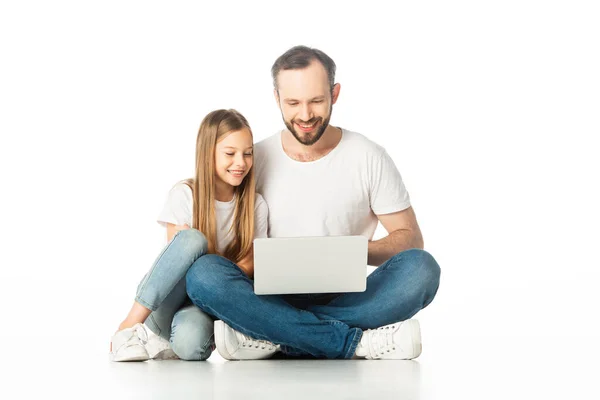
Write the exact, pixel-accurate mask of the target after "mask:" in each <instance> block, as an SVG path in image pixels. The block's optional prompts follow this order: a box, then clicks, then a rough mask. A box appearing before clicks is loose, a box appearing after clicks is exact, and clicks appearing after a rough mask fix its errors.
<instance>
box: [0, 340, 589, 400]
mask: <svg viewBox="0 0 600 400" xmlns="http://www.w3.org/2000/svg"><path fill="white" fill-rule="evenodd" d="M86 334H88V332H86V331H85V329H82V330H81V331H80V332H76V333H74V337H73V338H71V340H72V343H76V344H77V346H75V348H69V349H65V348H62V346H57V347H56V349H52V348H51V347H49V346H47V345H44V347H43V348H40V349H35V345H34V344H33V343H36V341H35V339H34V337H31V338H30V339H31V340H32V341H31V342H29V344H28V346H29V349H28V350H29V351H32V350H37V354H38V356H36V357H31V356H30V357H19V353H20V352H22V351H23V350H24V348H23V347H20V346H16V347H14V346H13V347H10V348H9V349H8V350H7V351H6V352H5V359H4V364H5V365H4V366H5V371H8V372H4V373H3V375H4V377H8V379H6V380H5V379H2V381H3V383H2V385H0V388H1V389H0V390H1V391H0V398H3V399H8V398H10V399H20V398H23V399H29V398H34V396H43V397H48V396H49V397H52V398H65V397H66V398H85V399H89V398H94V399H96V398H97V399H262V400H268V399H282V398H283V399H286V400H293V399H306V398H309V396H310V398H317V399H320V398H327V399H378V398H381V399H514V398H518V399H533V398H544V399H547V398H562V399H565V398H573V399H578V400H579V399H599V398H600V389H599V385H598V383H597V379H598V376H600V374H599V372H600V367H599V366H598V357H597V354H598V345H597V340H596V339H593V338H589V339H590V340H589V342H588V343H583V342H582V341H581V339H578V340H577V342H576V341H575V340H574V339H575V338H574V337H573V338H568V337H565V338H562V340H561V338H554V339H548V338H544V339H541V340H531V339H526V338H518V337H515V338H511V339H509V340H504V341H501V340H497V339H492V338H488V339H489V340H488V339H485V340H482V339H481V338H467V337H463V338H462V339H461V338H458V337H451V336H447V337H443V336H437V337H432V338H431V340H430V341H429V342H425V343H424V348H423V354H422V355H421V357H419V358H418V359H417V360H416V361H365V360H347V361H346V360H266V361H245V362H231V361H224V360H223V359H222V358H220V357H219V356H218V354H216V353H215V354H213V356H211V358H210V359H209V360H208V361H207V362H185V361H148V362H143V363H112V362H109V361H108V358H107V355H106V354H105V353H104V352H103V350H102V351H99V349H100V347H99V346H96V345H90V343H88V344H87V347H86V343H85V340H82V339H85V337H86ZM39 339H48V337H45V338H42V337H38V342H37V343H40V342H39ZM50 339H51V340H50V341H48V343H56V342H58V340H60V339H59V338H50ZM93 340H96V338H94V339H93ZM494 342H495V343H494ZM13 343H14V342H13ZM585 348H587V349H588V350H587V351H577V349H585ZM65 351H68V352H66V353H65ZM90 351H92V352H91V353H90ZM94 351H95V352H94ZM69 352H70V353H69ZM21 354H23V353H21ZM30 354H31V353H30Z"/></svg>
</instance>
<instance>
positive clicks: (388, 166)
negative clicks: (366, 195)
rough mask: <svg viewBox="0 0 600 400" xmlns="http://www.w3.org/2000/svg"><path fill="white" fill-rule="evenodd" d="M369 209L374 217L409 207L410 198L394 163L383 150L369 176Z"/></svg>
mask: <svg viewBox="0 0 600 400" xmlns="http://www.w3.org/2000/svg"><path fill="white" fill-rule="evenodd" d="M370 179H371V183H370V188H371V193H370V200H371V209H372V210H373V212H374V213H375V214H376V215H382V214H391V213H394V212H398V211H402V210H405V209H407V208H408V207H410V197H409V195H408V191H407V190H406V187H404V182H402V177H401V176H400V172H399V171H398V168H396V165H395V164H394V161H393V160H392V158H391V157H390V156H389V154H388V153H387V151H385V150H383V151H382V152H381V154H380V156H379V157H378V158H377V159H376V160H375V162H374V163H373V168H372V169H371V174H370Z"/></svg>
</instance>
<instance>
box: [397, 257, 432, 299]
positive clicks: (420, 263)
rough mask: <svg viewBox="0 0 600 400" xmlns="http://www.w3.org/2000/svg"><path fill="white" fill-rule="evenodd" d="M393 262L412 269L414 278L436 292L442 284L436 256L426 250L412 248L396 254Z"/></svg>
mask: <svg viewBox="0 0 600 400" xmlns="http://www.w3.org/2000/svg"><path fill="white" fill-rule="evenodd" d="M392 262H393V263H394V264H395V265H398V266H400V267H401V268H409V269H410V270H411V275H412V279H414V280H415V281H416V282H418V283H419V284H420V285H422V286H423V287H424V288H426V289H428V290H429V291H432V292H433V293H434V294H435V291H437V288H438V286H439V284H440V274H441V269H440V266H439V264H438V263H437V261H436V260H435V258H433V256H432V255H431V254H429V253H428V252H427V251H425V250H421V249H410V250H406V251H403V252H401V253H398V254H396V255H395V256H394V257H393V258H392Z"/></svg>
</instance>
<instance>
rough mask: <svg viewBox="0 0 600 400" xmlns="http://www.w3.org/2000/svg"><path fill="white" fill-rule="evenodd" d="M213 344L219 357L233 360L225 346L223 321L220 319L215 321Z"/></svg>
mask: <svg viewBox="0 0 600 400" xmlns="http://www.w3.org/2000/svg"><path fill="white" fill-rule="evenodd" d="M215 345H216V346H217V351H218V352H219V354H220V355H221V357H223V358H224V359H226V360H235V358H234V357H233V356H232V355H231V354H229V352H228V351H227V346H226V345H225V322H223V321H221V320H217V321H215Z"/></svg>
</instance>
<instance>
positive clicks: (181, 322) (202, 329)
mask: <svg viewBox="0 0 600 400" xmlns="http://www.w3.org/2000/svg"><path fill="white" fill-rule="evenodd" d="M213 332H214V329H213V320H212V318H211V317H210V316H209V315H207V314H205V313H204V312H202V311H201V310H200V309H198V308H197V307H196V306H189V307H186V308H184V309H182V310H180V311H178V312H177V314H175V317H173V324H172V330H171V340H170V342H171V348H172V349H173V352H175V354H177V356H178V357H179V358H181V359H182V360H189V361H203V360H206V359H207V358H208V357H210V355H211V354H212V351H213V349H214V336H213Z"/></svg>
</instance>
